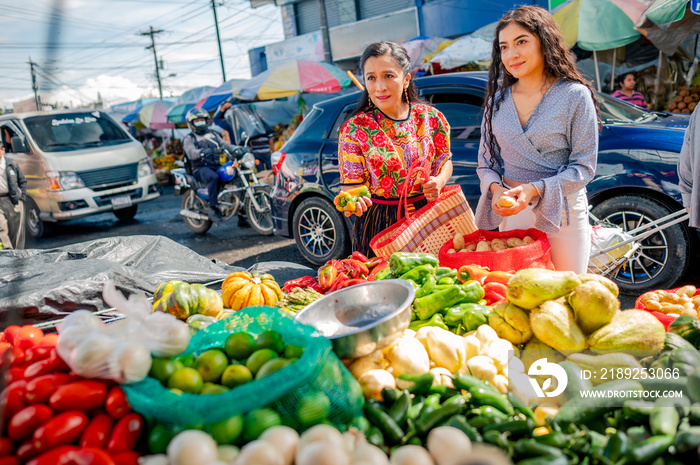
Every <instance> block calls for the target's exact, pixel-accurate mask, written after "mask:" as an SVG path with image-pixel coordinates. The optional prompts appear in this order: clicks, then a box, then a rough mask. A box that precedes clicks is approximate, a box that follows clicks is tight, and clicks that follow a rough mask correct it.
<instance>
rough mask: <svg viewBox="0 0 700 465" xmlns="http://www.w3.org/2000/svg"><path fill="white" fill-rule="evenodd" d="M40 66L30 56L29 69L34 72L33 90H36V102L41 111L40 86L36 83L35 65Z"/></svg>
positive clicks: (37, 108)
mask: <svg viewBox="0 0 700 465" xmlns="http://www.w3.org/2000/svg"><path fill="white" fill-rule="evenodd" d="M35 66H39V65H37V64H36V63H34V62H33V61H32V57H29V69H30V71H31V73H32V90H33V91H34V103H35V104H36V110H37V111H39V93H38V92H39V86H37V85H36V71H34V67H35Z"/></svg>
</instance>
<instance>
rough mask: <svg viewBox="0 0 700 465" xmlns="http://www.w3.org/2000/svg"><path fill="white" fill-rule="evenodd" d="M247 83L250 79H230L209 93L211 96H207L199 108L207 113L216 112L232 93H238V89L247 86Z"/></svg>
mask: <svg viewBox="0 0 700 465" xmlns="http://www.w3.org/2000/svg"><path fill="white" fill-rule="evenodd" d="M249 81H250V79H231V80H229V81H226V82H224V83H223V84H221V85H220V86H219V87H217V88H216V89H214V90H212V91H211V94H209V96H208V97H207V98H206V100H205V101H204V103H203V104H202V106H201V107H202V108H204V109H205V110H207V111H214V110H216V109H217V108H218V107H219V105H221V102H223V101H224V100H226V99H227V98H229V97H231V96H232V95H233V94H234V93H238V92H240V89H241V88H243V86H245V85H246V84H248V82H249Z"/></svg>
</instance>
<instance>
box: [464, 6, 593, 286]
mask: <svg viewBox="0 0 700 465" xmlns="http://www.w3.org/2000/svg"><path fill="white" fill-rule="evenodd" d="M499 83H500V85H499ZM484 106H485V110H484V119H483V122H482V130H481V135H482V137H481V146H480V149H479V167H478V168H477V173H478V175H479V178H480V182H481V192H482V195H481V199H480V200H479V205H478V207H477V211H476V221H477V225H478V226H479V227H480V228H482V229H495V228H499V229H501V230H502V231H507V230H512V229H528V228H533V227H534V228H537V229H540V230H542V231H544V232H546V233H547V237H548V239H549V242H550V244H551V247H552V262H553V263H554V266H555V268H556V269H557V270H571V271H575V272H576V273H584V272H586V269H587V265H588V258H589V257H588V255H589V252H590V240H591V238H590V227H589V223H588V201H587V199H586V189H585V186H586V184H588V182H589V181H590V180H591V179H592V178H593V176H594V175H595V168H596V159H597V154H598V118H597V112H596V105H595V97H594V96H593V90H592V89H591V87H590V85H589V84H588V83H587V82H586V81H585V80H584V78H583V76H582V75H581V74H580V72H579V71H578V70H577V69H576V64H575V61H574V58H573V55H572V54H571V52H570V51H569V50H568V49H567V48H566V46H565V44H564V40H563V37H562V35H561V32H560V31H559V29H558V27H557V25H556V23H555V22H554V19H552V16H551V15H550V13H549V12H548V11H547V10H545V9H543V8H540V7H535V6H523V7H520V8H517V9H515V10H512V11H509V12H508V13H506V14H505V16H503V18H501V20H500V21H499V23H498V25H497V27H496V33H495V39H494V43H493V52H492V60H491V67H490V68H489V82H488V88H487V94H486V100H485V104H484ZM501 195H508V196H511V197H513V198H515V205H514V206H512V207H509V208H506V207H499V206H498V205H497V204H496V202H497V200H498V198H499V197H500V196H501Z"/></svg>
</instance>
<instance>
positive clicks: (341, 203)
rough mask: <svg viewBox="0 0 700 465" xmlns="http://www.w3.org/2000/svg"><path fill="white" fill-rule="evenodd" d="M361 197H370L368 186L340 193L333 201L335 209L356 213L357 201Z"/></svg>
mask: <svg viewBox="0 0 700 465" xmlns="http://www.w3.org/2000/svg"><path fill="white" fill-rule="evenodd" d="M360 197H369V189H368V188H367V186H359V187H355V188H352V189H348V190H346V191H342V192H340V193H339V194H338V195H336V196H335V199H333V203H334V204H335V208H336V209H337V210H338V211H341V212H354V211H355V210H357V201H358V200H359V199H360Z"/></svg>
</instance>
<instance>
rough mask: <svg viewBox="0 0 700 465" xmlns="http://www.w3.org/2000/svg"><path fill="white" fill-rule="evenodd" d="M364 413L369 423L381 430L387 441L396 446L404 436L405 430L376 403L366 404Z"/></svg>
mask: <svg viewBox="0 0 700 465" xmlns="http://www.w3.org/2000/svg"><path fill="white" fill-rule="evenodd" d="M364 412H365V416H366V417H367V419H368V420H369V422H370V423H371V424H372V425H374V426H376V427H378V428H379V430H380V431H381V432H382V434H383V435H384V439H385V440H386V441H388V442H390V443H391V444H396V443H398V442H399V441H400V440H401V438H402V437H403V435H404V432H403V430H402V429H401V427H400V426H399V425H397V424H396V422H395V421H394V419H393V418H391V417H390V416H389V414H388V413H386V412H385V411H384V410H382V408H381V407H380V406H379V405H377V404H375V403H374V402H365V405H364Z"/></svg>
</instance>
